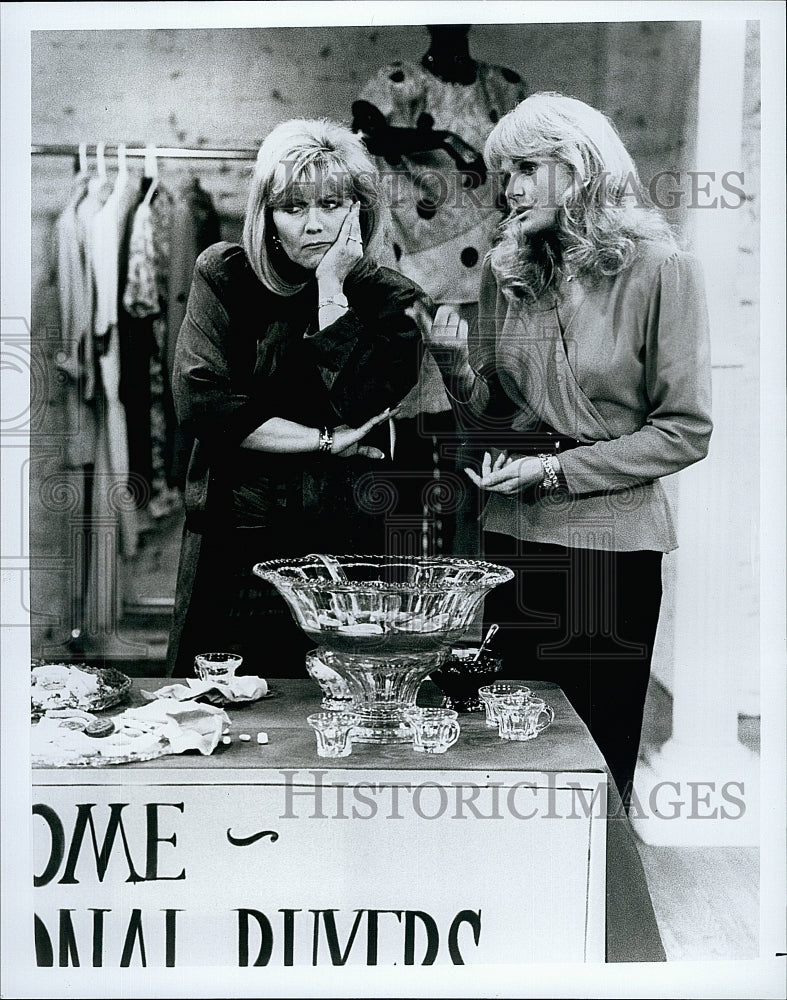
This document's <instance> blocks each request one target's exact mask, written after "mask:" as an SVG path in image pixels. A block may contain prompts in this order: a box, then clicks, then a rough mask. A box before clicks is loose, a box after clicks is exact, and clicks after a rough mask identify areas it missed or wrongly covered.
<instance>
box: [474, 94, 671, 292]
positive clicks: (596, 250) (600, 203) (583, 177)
mask: <svg viewBox="0 0 787 1000" xmlns="http://www.w3.org/2000/svg"><path fill="white" fill-rule="evenodd" d="M532 156H549V157H552V158H554V159H555V160H557V161H558V162H559V163H562V164H564V165H565V166H566V167H568V168H569V170H570V171H571V175H572V181H573V183H572V184H571V185H570V186H569V188H568V191H567V192H566V195H565V196H564V198H563V200H562V203H561V204H560V205H558V207H557V213H556V225H555V229H554V231H553V232H552V233H551V234H547V235H546V236H545V237H543V238H536V239H528V238H527V237H522V236H521V235H519V232H518V227H517V225H516V222H515V220H506V221H504V222H503V223H502V225H501V227H500V230H499V236H498V240H497V242H496V243H495V245H494V246H493V247H492V249H491V251H490V252H489V255H488V256H489V260H490V262H491V265H492V270H493V271H494V273H495V275H496V277H497V278H498V281H499V282H500V284H501V287H502V288H503V289H504V291H506V292H508V293H513V294H518V295H521V296H525V297H527V298H530V299H535V298H538V296H539V295H541V294H542V292H544V291H545V289H546V288H547V287H549V285H551V284H552V283H553V281H554V280H555V277H556V275H557V274H558V272H559V269H560V267H561V266H562V265H564V264H568V263H570V266H571V268H572V270H573V271H574V272H575V273H576V274H577V275H578V276H580V277H584V278H585V279H587V280H590V281H597V280H599V279H600V278H602V277H605V276H614V275H616V274H618V273H620V271H622V270H624V269H625V268H626V267H628V266H629V265H630V264H631V263H632V262H633V260H634V259H635V258H636V256H637V252H638V244H639V243H640V241H642V240H653V241H658V242H663V243H667V244H668V245H673V246H675V245H676V244H675V238H674V235H673V233H672V230H671V229H670V227H669V225H668V224H667V222H666V220H665V219H664V218H663V217H662V216H661V214H660V213H659V212H658V211H657V210H656V209H655V208H653V207H652V206H651V204H650V202H649V200H648V199H647V197H646V196H645V194H644V192H643V188H642V185H641V183H640V180H639V175H638V172H637V168H636V165H635V164H634V161H633V159H632V158H631V155H630V154H629V152H628V150H627V149H626V147H625V146H624V145H623V141H622V140H621V138H620V136H619V135H618V132H617V129H616V128H615V126H614V125H613V124H612V122H611V121H610V120H609V118H607V116H606V115H604V114H603V113H602V112H601V111H597V110H596V109H595V108H592V107H591V106H590V105H589V104H585V103H584V102H583V101H580V100H577V99H576V98H574V97H566V96H564V95H563V94H556V93H551V92H541V93H537V94H532V95H531V96H530V97H528V98H526V99H525V100H524V101H522V102H521V104H519V105H517V107H516V108H514V109H513V110H512V111H510V112H508V114H506V115H504V116H503V118H501V119H500V121H499V122H498V123H497V125H496V126H495V127H494V129H493V130H492V132H491V133H490V135H489V137H488V138H487V140H486V145H485V147H484V158H485V160H486V162H487V164H488V166H489V167H490V169H492V170H500V169H501V166H502V164H503V162H505V161H507V160H517V159H522V158H527V157H532Z"/></svg>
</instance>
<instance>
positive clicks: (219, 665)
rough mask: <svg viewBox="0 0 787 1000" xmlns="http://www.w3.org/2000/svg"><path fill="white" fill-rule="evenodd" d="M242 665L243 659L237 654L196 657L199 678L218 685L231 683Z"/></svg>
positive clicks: (198, 655)
mask: <svg viewBox="0 0 787 1000" xmlns="http://www.w3.org/2000/svg"><path fill="white" fill-rule="evenodd" d="M241 663H243V657H242V656H239V655H238V654H237V653H197V655H196V656H195V657H194V669H195V670H196V672H197V677H199V679H200V680H203V681H212V682H213V683H218V684H226V683H227V682H228V681H231V680H232V678H233V677H234V676H235V671H236V670H237V669H238V667H239V666H240V665H241Z"/></svg>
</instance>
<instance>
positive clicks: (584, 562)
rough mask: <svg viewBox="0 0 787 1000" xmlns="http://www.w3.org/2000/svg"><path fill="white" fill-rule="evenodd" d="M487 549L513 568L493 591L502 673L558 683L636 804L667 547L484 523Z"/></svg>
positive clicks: (488, 614)
mask: <svg viewBox="0 0 787 1000" xmlns="http://www.w3.org/2000/svg"><path fill="white" fill-rule="evenodd" d="M484 554H485V558H487V559H489V560H490V561H491V562H498V563H501V564H503V565H506V566H509V567H510V568H511V569H513V570H514V572H515V576H514V579H513V580H512V581H511V582H510V583H507V584H504V585H503V586H501V587H497V588H496V589H495V590H493V591H492V592H491V593H490V594H488V595H487V598H486V603H485V608H484V622H485V629H486V627H488V626H489V625H490V624H491V623H492V622H497V623H498V624H499V625H500V631H499V632H498V634H497V636H496V637H495V639H494V650H495V652H496V653H497V654H498V655H500V656H502V657H503V661H504V663H503V671H502V673H501V675H500V676H501V677H507V678H519V679H527V678H530V679H532V680H537V679H538V680H550V681H554V682H555V683H556V684H558V685H559V686H560V687H561V688H562V689H563V691H564V692H565V694H566V697H567V698H568V700H569V701H570V702H571V704H572V705H573V706H574V708H575V710H576V712H577V714H578V715H579V716H580V718H581V719H582V721H583V722H584V723H585V725H586V726H587V727H588V729H589V730H590V733H591V735H592V737H593V739H594V740H595V742H596V744H597V745H598V747H599V749H600V750H601V752H602V753H603V755H604V757H605V759H606V761H607V764H608V766H609V769H610V772H611V774H612V777H613V778H614V780H615V784H616V785H617V787H618V789H619V791H620V795H621V798H622V799H623V802H624V804H625V805H626V807H628V802H629V799H630V796H631V786H632V783H633V780H634V769H635V767H636V763H637V754H638V751H639V739H640V732H641V729H642V716H643V712H644V708H645V696H646V694H647V689H648V680H649V677H650V663H651V657H652V654H653V642H654V639H655V636H656V626H657V624H658V618H659V608H660V606H661V557H662V554H661V553H660V552H651V551H640V552H606V551H601V550H596V549H567V548H563V547H562V546H559V545H547V544H541V543H534V542H522V541H519V540H518V539H515V538H511V537H510V536H508V535H500V534H497V533H495V532H486V533H485V535H484Z"/></svg>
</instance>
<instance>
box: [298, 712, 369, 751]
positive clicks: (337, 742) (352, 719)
mask: <svg viewBox="0 0 787 1000" xmlns="http://www.w3.org/2000/svg"><path fill="white" fill-rule="evenodd" d="M306 721H307V722H308V723H309V725H310V726H311V727H312V729H313V730H314V731H315V733H316V734H317V755H318V756H319V757H349V756H350V754H351V753H352V749H353V742H352V733H353V730H354V729H356V728H357V727H358V723H359V722H360V721H361V717H360V715H359V714H358V713H357V712H341V711H339V712H314V713H313V714H312V715H310V716H308V717H307V719H306Z"/></svg>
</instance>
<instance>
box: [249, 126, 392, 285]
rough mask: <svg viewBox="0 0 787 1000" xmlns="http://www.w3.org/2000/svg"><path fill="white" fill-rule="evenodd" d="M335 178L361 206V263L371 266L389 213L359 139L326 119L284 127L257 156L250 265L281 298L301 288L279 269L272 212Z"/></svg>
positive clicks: (251, 207) (275, 131)
mask: <svg viewBox="0 0 787 1000" xmlns="http://www.w3.org/2000/svg"><path fill="white" fill-rule="evenodd" d="M331 174H336V175H337V177H338V180H339V184H340V186H341V189H342V193H343V194H344V195H345V196H347V197H354V198H357V199H358V201H359V202H360V203H361V237H362V239H363V246H364V257H363V259H364V260H367V259H368V260H370V261H373V260H374V259H375V258H376V257H377V256H378V255H379V254H380V253H381V251H382V248H383V245H384V240H385V238H386V232H387V221H388V216H387V210H386V206H385V203H384V201H383V198H382V191H381V186H380V178H379V175H378V173H377V170H376V168H375V165H374V162H373V161H372V159H371V158H370V156H369V154H368V153H367V152H366V148H365V146H364V144H363V141H362V139H361V137H360V136H358V135H356V134H355V133H354V132H352V131H350V129H349V128H347V127H346V126H344V125H341V124H339V123H338V122H333V121H329V120H327V119H305V118H296V119H292V120H291V121H286V122H282V123H281V124H280V125H277V126H276V128H274V129H273V131H272V132H270V134H269V135H268V136H267V138H266V139H265V140H264V142H263V143H262V145H261V146H260V149H259V152H258V153H257V160H256V162H255V165H254V173H253V175H252V180H251V187H250V189H249V197H248V201H247V204H246V215H245V218H244V223H243V247H244V249H245V251H246V256H247V257H248V259H249V263H250V264H251V266H252V268H253V269H254V273H255V274H256V275H257V277H258V278H259V279H260V281H261V282H262V283H263V284H264V285H265V286H266V287H267V288H269V289H270V290H271V291H273V292H276V293H277V294H278V295H294V294H295V293H296V292H298V291H299V290H300V289H301V288H303V284H292V283H291V282H290V281H288V280H287V279H286V278H285V277H284V276H283V275H282V274H281V273H280V271H279V270H278V269H277V268H276V257H277V253H276V250H275V246H274V244H273V236H274V235H275V234H274V233H273V232H272V229H273V225H272V220H271V212H272V210H273V208H275V207H276V206H277V205H281V204H284V203H285V202H286V201H287V200H288V198H289V197H290V196H291V193H292V190H293V188H294V187H295V186H296V185H298V184H304V183H313V184H316V185H318V186H319V185H320V184H321V183H323V182H324V181H326V180H327V178H328V176H329V175H331ZM279 252H280V253H283V251H279Z"/></svg>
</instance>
